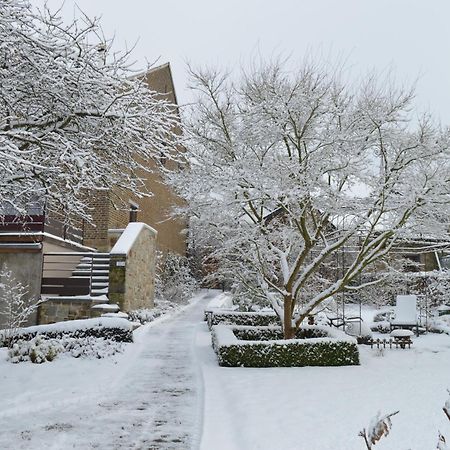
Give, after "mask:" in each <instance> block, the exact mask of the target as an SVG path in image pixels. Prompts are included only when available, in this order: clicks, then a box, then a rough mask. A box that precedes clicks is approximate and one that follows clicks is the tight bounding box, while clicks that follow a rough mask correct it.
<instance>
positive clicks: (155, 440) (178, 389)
mask: <svg viewBox="0 0 450 450" xmlns="http://www.w3.org/2000/svg"><path fill="white" fill-rule="evenodd" d="M213 295H214V294H213V293H205V292H203V293H202V294H200V295H199V296H197V298H196V299H195V301H194V302H193V303H192V304H191V305H189V306H188V307H187V308H185V309H184V310H182V311H180V312H178V313H176V314H174V315H173V316H171V317H167V318H164V319H162V320H159V321H158V323H154V324H150V325H147V326H144V327H142V328H141V329H139V330H138V331H137V332H135V333H136V334H137V336H136V343H135V344H134V345H132V346H130V348H128V349H127V352H126V354H125V355H121V356H119V357H118V358H117V359H116V363H115V364H114V363H112V362H111V361H109V362H108V361H104V360H98V361H92V360H91V361H81V360H73V359H71V358H68V359H66V360H65V361H63V360H61V361H59V360H56V361H54V362H53V363H51V364H44V365H42V367H41V366H37V365H33V364H29V363H25V364H18V365H14V366H12V367H17V369H18V371H20V370H21V369H23V370H25V371H28V376H27V374H26V373H25V372H24V373H19V377H18V380H22V381H24V380H25V379H26V378H29V377H33V375H34V374H33V373H32V372H33V371H34V372H35V373H36V375H37V379H35V380H34V381H30V382H28V386H29V387H30V391H29V392H28V395H27V385H26V384H25V385H24V386H23V389H22V390H21V391H22V392H21V393H19V392H18V393H17V395H16V396H15V398H13V397H12V396H11V397H10V398H9V404H8V394H7V392H6V390H5V392H4V394H5V397H6V400H7V402H6V403H7V404H8V406H9V407H7V408H1V407H0V423H2V432H1V433H0V448H5V449H6V448H14V449H20V448H26V449H40V448H46V449H48V448H54V449H66V448H82V449H88V448H99V449H143V448H145V449H158V450H164V449H183V450H186V449H189V448H196V447H198V442H199V439H200V433H201V421H202V418H201V416H202V412H201V410H202V392H201V391H202V384H201V376H200V369H199V365H198V364H197V363H196V354H195V338H196V333H197V328H198V327H201V326H202V325H201V322H202V315H203V309H204V306H205V301H207V300H209V299H210V298H211V297H212V296H213ZM77 363H78V366H77ZM7 364H8V366H10V367H11V364H9V363H7ZM67 365H70V367H69V368H68V367H67ZM8 366H6V365H3V366H2V367H0V383H2V382H6V383H8V380H9V381H10V382H11V383H12V378H13V377H11V378H8V376H7V377H6V378H7V379H3V380H2V379H1V378H2V377H1V369H2V368H3V367H5V368H6V367H8ZM20 366H21V367H20ZM44 366H46V367H44ZM41 368H42V369H44V370H45V372H46V373H48V374H51V376H50V378H49V379H46V378H45V373H44V374H42V373H39V372H41V370H40V369H41ZM48 369H50V371H49V370H48ZM51 369H53V371H51ZM58 375H59V377H63V378H64V377H65V381H64V379H60V378H58ZM70 376H72V378H73V383H70V380H69V381H68V380H67V377H70ZM39 380H40V382H41V385H40V386H41V389H40V392H39V386H36V383H39ZM24 383H26V382H25V381H24ZM42 383H43V384H42ZM19 390H20V389H19ZM19 390H18V391H19ZM58 394H59V395H58ZM1 396H2V392H1V389H0V398H1ZM5 397H3V398H5ZM0 404H1V402H0Z"/></svg>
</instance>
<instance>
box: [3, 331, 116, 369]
mask: <svg viewBox="0 0 450 450" xmlns="http://www.w3.org/2000/svg"><path fill="white" fill-rule="evenodd" d="M122 351H123V344H122V343H120V342H116V341H113V340H110V339H103V338H99V339H98V338H93V337H85V338H73V337H63V338H61V339H46V338H44V337H42V336H37V337H35V338H33V339H31V340H30V341H25V340H22V339H20V340H18V341H17V342H15V343H14V344H13V345H12V347H11V348H10V349H9V350H8V359H9V361H11V362H12V363H19V362H23V361H31V362H32V363H35V364H42V363H44V362H47V361H53V360H54V359H55V358H56V357H57V356H58V355H59V354H61V353H64V354H67V355H68V356H72V357H73V358H80V357H85V358H95V359H100V358H106V357H109V356H112V355H114V354H116V353H118V352H122Z"/></svg>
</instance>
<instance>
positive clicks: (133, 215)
mask: <svg viewBox="0 0 450 450" xmlns="http://www.w3.org/2000/svg"><path fill="white" fill-rule="evenodd" d="M137 215H138V206H137V205H133V204H130V222H137Z"/></svg>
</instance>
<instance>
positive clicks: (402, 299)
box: [391, 295, 419, 336]
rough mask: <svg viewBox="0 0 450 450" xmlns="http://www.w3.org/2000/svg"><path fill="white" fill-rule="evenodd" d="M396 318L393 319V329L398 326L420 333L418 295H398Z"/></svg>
mask: <svg viewBox="0 0 450 450" xmlns="http://www.w3.org/2000/svg"><path fill="white" fill-rule="evenodd" d="M394 312H395V318H394V319H393V320H391V331H392V330H394V329H396V328H402V329H407V330H415V331H416V334H417V336H418V335H419V320H418V315H417V296H416V295H397V300H396V305H395V310H394Z"/></svg>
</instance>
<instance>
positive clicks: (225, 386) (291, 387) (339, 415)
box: [197, 326, 450, 450]
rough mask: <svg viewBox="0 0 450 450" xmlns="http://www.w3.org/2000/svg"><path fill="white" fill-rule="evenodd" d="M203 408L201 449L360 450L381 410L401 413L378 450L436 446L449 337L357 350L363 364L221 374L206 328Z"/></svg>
mask: <svg viewBox="0 0 450 450" xmlns="http://www.w3.org/2000/svg"><path fill="white" fill-rule="evenodd" d="M197 345H198V348H199V350H198V351H199V355H200V359H201V362H202V370H203V378H204V386H205V387H204V389H205V405H204V432H203V437H202V441H201V449H202V450H210V449H214V450H234V449H236V450H238V449H239V450H256V449H264V450H266V449H267V450H269V449H279V448H282V449H284V450H291V449H292V450H353V449H354V450H361V449H363V448H365V447H364V442H363V440H362V439H361V438H360V437H358V433H359V431H360V430H362V428H364V427H367V426H368V424H369V422H370V420H371V418H372V417H373V416H375V415H376V413H377V412H378V411H381V413H383V414H384V413H390V412H394V411H397V410H400V413H399V414H398V415H396V416H395V417H393V418H392V421H393V428H392V432H391V434H390V435H389V437H387V438H383V439H382V441H381V442H379V443H378V444H377V446H376V448H377V449H379V450H383V449H384V450H387V449H389V450H403V449H404V450H406V449H411V450H426V449H431V448H435V446H436V443H437V436H438V430H440V431H441V432H442V433H443V434H444V435H445V434H446V435H447V436H448V438H450V424H449V423H448V421H447V419H446V418H445V416H444V414H443V412H442V406H443V405H444V403H445V401H446V399H447V397H448V394H447V390H446V389H447V388H449V387H450V337H449V336H447V335H437V334H428V335H426V336H421V337H420V338H416V339H414V344H413V346H412V348H411V349H410V350H409V349H405V350H402V349H392V350H390V349H386V350H384V352H382V353H383V354H382V355H381V354H380V353H381V352H379V351H378V350H376V349H373V350H372V349H370V347H365V346H360V349H361V359H362V361H361V366H351V367H300V368H266V369H257V368H255V369H252V368H222V367H218V366H217V362H216V358H215V355H214V353H213V351H212V350H211V348H210V337H209V333H208V331H207V329H206V326H205V327H203V329H202V330H201V331H199V334H198V335H197Z"/></svg>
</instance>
